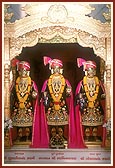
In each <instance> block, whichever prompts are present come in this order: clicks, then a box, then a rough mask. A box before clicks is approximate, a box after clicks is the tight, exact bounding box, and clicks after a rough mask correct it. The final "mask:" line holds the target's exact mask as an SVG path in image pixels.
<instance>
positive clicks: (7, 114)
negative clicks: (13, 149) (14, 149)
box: [4, 38, 11, 147]
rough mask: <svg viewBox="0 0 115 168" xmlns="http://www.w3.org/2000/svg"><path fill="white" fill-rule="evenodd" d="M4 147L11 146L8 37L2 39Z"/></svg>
mask: <svg viewBox="0 0 115 168" xmlns="http://www.w3.org/2000/svg"><path fill="white" fill-rule="evenodd" d="M4 49H5V50H4V147H10V146H11V139H10V132H11V131H10V127H11V119H10V56H9V55H10V54H9V38H5V39H4Z"/></svg>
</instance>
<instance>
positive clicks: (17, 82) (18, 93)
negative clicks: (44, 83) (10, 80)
mask: <svg viewBox="0 0 115 168" xmlns="http://www.w3.org/2000/svg"><path fill="white" fill-rule="evenodd" d="M27 78H28V79H27V80H28V88H27V91H26V95H25V96H24V97H21V96H20V91H19V87H18V85H19V82H20V80H21V79H20V77H18V78H17V80H16V94H17V97H18V100H19V102H20V104H19V107H20V108H21V109H22V108H25V105H24V102H25V101H26V100H27V98H28V95H29V93H30V89H31V78H30V77H27Z"/></svg>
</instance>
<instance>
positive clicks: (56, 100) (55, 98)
mask: <svg viewBox="0 0 115 168" xmlns="http://www.w3.org/2000/svg"><path fill="white" fill-rule="evenodd" d="M58 77H59V79H60V80H61V83H60V89H58V93H57V92H56V94H55V92H54V87H55V86H53V83H52V82H53V81H54V80H55V78H56V81H57V79H58ZM64 87H65V79H64V77H63V75H61V74H58V75H55V74H52V75H51V76H50V78H49V79H48V88H49V92H50V94H51V97H52V99H53V101H54V108H55V110H59V109H60V105H59V102H60V99H61V97H62V93H63V91H64Z"/></svg>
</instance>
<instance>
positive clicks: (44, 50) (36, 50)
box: [17, 43, 100, 93]
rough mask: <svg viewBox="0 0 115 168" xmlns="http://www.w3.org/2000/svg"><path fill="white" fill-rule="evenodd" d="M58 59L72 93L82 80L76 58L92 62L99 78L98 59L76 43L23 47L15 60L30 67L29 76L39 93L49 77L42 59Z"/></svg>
mask: <svg viewBox="0 0 115 168" xmlns="http://www.w3.org/2000/svg"><path fill="white" fill-rule="evenodd" d="M44 56H48V57H50V58H52V59H54V58H56V59H60V60H62V62H63V69H64V71H63V75H64V77H65V78H66V79H68V80H69V82H70V83H71V85H72V89H73V93H75V88H76V86H77V84H78V82H79V81H80V80H81V79H82V78H83V76H84V72H83V67H80V68H78V67H77V57H79V58H83V59H85V60H93V61H95V62H96V64H97V76H98V77H99V78H100V57H97V56H96V55H95V54H94V52H93V49H92V48H89V47H86V48H84V47H81V46H80V45H79V44H77V43H59V44H58V43H39V44H37V45H35V46H34V47H25V48H23V49H22V52H21V54H20V55H19V56H17V58H18V59H19V60H23V61H28V62H29V63H30V66H31V70H30V71H31V72H30V76H31V77H32V79H33V80H34V81H35V82H36V84H37V86H38V90H39V92H40V91H41V88H42V85H43V83H44V81H45V80H46V79H48V77H49V76H50V74H51V73H50V70H49V65H46V66H44V63H43V57H44Z"/></svg>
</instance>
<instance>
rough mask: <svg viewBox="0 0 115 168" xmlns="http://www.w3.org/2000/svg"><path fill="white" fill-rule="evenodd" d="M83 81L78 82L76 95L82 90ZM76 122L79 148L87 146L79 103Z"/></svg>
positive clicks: (76, 109)
mask: <svg viewBox="0 0 115 168" xmlns="http://www.w3.org/2000/svg"><path fill="white" fill-rule="evenodd" d="M80 87H81V82H80V83H79V84H78V86H77V88H76V92H75V95H77V94H78V93H79V92H80ZM75 123H76V134H77V144H76V145H77V147H78V148H86V145H85V142H84V138H83V130H82V123H81V114H80V110H79V105H76V106H75Z"/></svg>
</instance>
